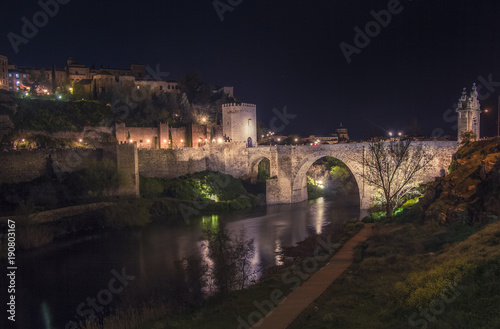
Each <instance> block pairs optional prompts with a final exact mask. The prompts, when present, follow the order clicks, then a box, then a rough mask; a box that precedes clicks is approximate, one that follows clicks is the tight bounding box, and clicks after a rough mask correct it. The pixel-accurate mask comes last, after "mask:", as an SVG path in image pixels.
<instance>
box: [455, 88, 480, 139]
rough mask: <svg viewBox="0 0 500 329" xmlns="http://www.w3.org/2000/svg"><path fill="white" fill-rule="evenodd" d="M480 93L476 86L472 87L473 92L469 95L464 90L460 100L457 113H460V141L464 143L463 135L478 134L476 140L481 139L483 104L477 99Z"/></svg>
mask: <svg viewBox="0 0 500 329" xmlns="http://www.w3.org/2000/svg"><path fill="white" fill-rule="evenodd" d="M477 96H478V92H477V87H476V84H475V83H474V85H473V86H472V91H471V92H470V94H469V95H467V90H466V88H464V91H463V92H462V97H460V99H459V100H458V106H457V109H456V111H457V112H458V141H459V142H461V141H462V138H461V136H462V133H464V132H467V131H472V132H474V133H475V134H476V140H478V139H479V137H480V123H481V121H480V120H481V117H480V114H481V104H479V100H478V99H477Z"/></svg>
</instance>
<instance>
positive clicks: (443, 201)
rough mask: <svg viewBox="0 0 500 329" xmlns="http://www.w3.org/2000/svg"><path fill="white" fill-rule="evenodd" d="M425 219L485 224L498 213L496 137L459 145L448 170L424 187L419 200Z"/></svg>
mask: <svg viewBox="0 0 500 329" xmlns="http://www.w3.org/2000/svg"><path fill="white" fill-rule="evenodd" d="M419 205H420V207H421V208H422V211H423V212H424V213H425V220H426V221H438V222H440V223H447V224H456V223H467V224H476V223H478V224H485V223H488V222H491V221H494V220H497V219H498V217H499V216H500V140H499V139H495V140H489V141H480V142H475V143H471V144H470V145H466V146H462V147H461V148H459V150H458V151H457V153H456V154H455V156H454V159H453V162H452V164H451V166H450V173H449V175H447V176H446V177H443V178H439V179H437V180H436V181H435V182H433V183H431V184H429V185H428V187H427V192H426V194H425V197H424V198H423V199H422V200H421V202H420V204H419Z"/></svg>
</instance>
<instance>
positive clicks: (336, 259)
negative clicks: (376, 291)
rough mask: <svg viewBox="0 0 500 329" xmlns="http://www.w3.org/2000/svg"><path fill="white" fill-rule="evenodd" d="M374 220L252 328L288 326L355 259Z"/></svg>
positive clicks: (278, 328)
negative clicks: (355, 251) (356, 250)
mask: <svg viewBox="0 0 500 329" xmlns="http://www.w3.org/2000/svg"><path fill="white" fill-rule="evenodd" d="M372 227H373V224H365V227H364V228H363V229H362V230H361V231H360V232H359V233H358V234H357V235H355V236H354V237H353V238H351V239H350V240H349V241H347V242H346V243H345V244H344V246H342V248H341V249H340V250H339V251H338V252H337V253H336V254H335V255H334V256H333V257H332V259H331V260H330V262H329V263H328V264H326V265H325V266H324V267H323V268H321V269H320V270H319V271H317V272H316V273H314V274H313V275H312V276H311V277H310V278H309V280H307V281H306V282H305V283H304V284H303V285H302V286H300V287H299V288H297V289H296V290H294V291H293V292H292V293H291V294H290V295H288V296H287V297H286V299H285V300H284V301H283V302H282V303H281V304H279V305H278V306H277V307H276V308H275V309H274V311H272V312H271V313H269V314H268V315H267V316H266V317H265V318H264V320H263V322H262V324H261V322H259V323H257V324H256V325H255V326H253V327H252V329H285V328H287V327H288V326H289V325H290V324H291V323H292V322H293V320H295V318H297V316H299V314H300V313H302V311H304V310H305V309H306V308H307V307H308V306H309V305H310V304H311V303H312V302H313V301H315V300H316V298H318V297H319V296H320V295H321V294H322V293H323V292H324V291H325V290H326V288H328V286H330V284H332V282H333V281H335V280H336V279H337V278H338V277H339V276H340V275H341V274H342V273H343V272H344V271H345V270H346V269H347V268H348V267H349V266H350V265H351V264H352V262H353V257H354V247H356V246H357V245H358V243H360V242H363V241H365V240H366V239H367V238H368V237H369V236H370V235H371V233H372Z"/></svg>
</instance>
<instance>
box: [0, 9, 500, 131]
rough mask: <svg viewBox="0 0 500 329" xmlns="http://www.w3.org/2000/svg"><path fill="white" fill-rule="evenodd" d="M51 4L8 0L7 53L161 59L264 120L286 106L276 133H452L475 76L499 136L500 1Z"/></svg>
mask: <svg viewBox="0 0 500 329" xmlns="http://www.w3.org/2000/svg"><path fill="white" fill-rule="evenodd" d="M222 2H224V1H222ZM46 3H51V4H52V3H55V4H57V7H58V8H57V12H56V10H55V6H52V7H46V8H44V7H41V6H40V5H39V4H38V3H37V1H27V2H23V3H22V4H21V3H16V2H9V3H6V4H3V5H2V6H3V9H4V12H5V13H7V15H6V16H7V17H6V19H4V20H2V22H0V26H1V28H2V31H5V32H4V35H3V38H2V40H3V42H1V43H0V54H3V55H6V56H7V57H8V58H9V61H12V62H14V63H17V64H18V65H20V66H21V65H22V66H33V67H38V66H44V67H52V65H56V66H58V67H59V65H61V64H64V63H65V61H66V59H67V58H68V57H69V56H73V57H74V58H75V59H76V60H77V61H79V62H81V63H83V64H85V65H87V66H91V65H92V64H95V65H96V67H99V65H101V64H102V65H109V66H111V67H114V68H127V67H129V65H130V64H133V63H142V64H144V65H150V66H151V67H153V68H156V67H157V65H158V67H159V68H160V70H161V71H162V72H166V73H168V77H167V78H166V79H169V80H175V79H178V78H180V77H181V76H185V75H187V74H188V73H189V72H190V71H194V70H197V71H199V72H201V74H202V79H203V80H204V81H206V82H210V83H213V84H215V85H219V86H234V87H235V91H236V93H235V96H237V97H239V98H240V99H241V100H242V101H244V102H250V103H254V104H257V115H258V118H259V120H262V121H263V122H265V123H266V124H267V125H268V126H269V125H270V122H271V120H272V119H273V117H275V115H276V114H275V112H273V109H274V108H276V109H277V110H278V111H282V109H283V108H284V107H285V106H286V108H287V111H288V113H290V114H294V115H296V117H295V118H294V119H293V120H290V122H289V124H288V125H287V126H286V127H285V130H283V131H282V132H277V133H279V134H282V133H284V134H287V133H298V134H301V135H304V136H305V135H309V134H315V135H318V136H319V135H328V134H330V133H334V132H335V129H336V128H337V127H338V126H339V124H340V122H343V123H344V126H346V127H347V128H349V134H350V136H351V137H352V138H353V139H363V138H367V137H369V136H373V135H379V136H381V135H384V134H387V133H388V132H389V131H405V130H406V129H407V127H408V126H410V124H411V120H412V118H416V119H417V121H418V125H419V126H420V127H421V129H422V133H423V134H425V135H426V136H431V135H432V134H433V132H434V134H437V133H439V134H449V135H452V136H455V134H456V130H454V129H453V128H454V126H455V124H456V120H452V118H454V117H455V116H456V113H455V107H454V106H455V104H456V103H457V102H458V99H459V98H460V96H461V92H462V88H464V87H466V88H467V89H470V88H471V86H472V84H473V83H474V82H476V83H477V84H478V86H479V87H480V95H483V96H484V97H482V99H481V97H480V101H481V106H482V109H486V108H488V109H490V111H488V113H483V114H481V116H482V120H481V122H482V123H481V125H482V135H484V136H488V135H489V136H491V135H496V127H497V126H496V114H497V101H498V94H499V92H498V88H499V87H500V83H497V81H500V70H499V67H498V59H497V58H498V51H499V46H498V45H497V43H496V42H495V40H497V37H498V36H500V25H499V24H498V22H497V17H498V16H499V13H500V4H498V3H496V2H481V3H472V2H471V1H466V0H458V1H456V2H454V3H453V6H450V5H449V4H446V3H435V2H430V1H412V2H410V1H394V0H391V1H387V0H386V1H374V2H373V1H362V2H358V3H331V2H328V1H318V2H315V3H314V4H309V3H303V2H301V3H288V2H285V1H274V2H273V3H265V2H259V1H257V2H242V3H241V4H239V5H238V6H233V7H231V10H226V11H223V13H222V16H223V20H222V21H221V18H220V16H221V15H220V14H221V10H220V9H219V10H216V8H214V5H213V2H211V1H208V2H203V3H199V2H195V1H194V0H187V1H183V2H173V1H161V2H160V1H150V2H147V3H134V2H129V3H123V2H119V1H107V2H106V3H101V2H98V1H95V0H90V1H88V2H85V3H81V2H76V1H62V0H61V1H60V2H55V0H54V1H53V2H50V1H48V2H46ZM39 12H42V13H45V15H46V16H47V20H46V21H44V16H43V15H42V14H39ZM51 13H52V14H53V15H51ZM387 13H389V14H387ZM23 18H25V19H23ZM26 21H28V22H29V23H31V24H34V23H37V24H38V25H39V26H38V27H37V26H35V27H36V29H37V32H36V33H34V31H29V29H28V28H25V31H24V32H32V33H31V37H30V38H27V37H25V35H24V34H23V26H24V25H25V24H27V23H26ZM28 25H29V24H28ZM14 35H17V36H18V37H21V38H24V39H25V40H23V42H21V41H19V40H20V39H15V37H13V36H14ZM13 38H14V39H13ZM12 40H18V44H17V48H18V49H17V50H18V51H17V53H16V51H15V50H16V49H15V47H13V45H12V44H13V42H12ZM346 54H348V56H346ZM347 58H349V59H350V63H348V60H347ZM481 86H482V87H481ZM488 94H489V95H488Z"/></svg>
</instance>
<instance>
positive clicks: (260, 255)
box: [16, 198, 360, 329]
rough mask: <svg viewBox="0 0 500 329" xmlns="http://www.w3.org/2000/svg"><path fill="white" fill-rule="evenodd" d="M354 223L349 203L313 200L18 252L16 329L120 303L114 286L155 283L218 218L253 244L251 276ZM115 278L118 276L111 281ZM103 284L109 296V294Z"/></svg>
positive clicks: (41, 327) (38, 327)
mask: <svg viewBox="0 0 500 329" xmlns="http://www.w3.org/2000/svg"><path fill="white" fill-rule="evenodd" d="M359 218H360V212H359V208H357V207H356V206H346V204H345V203H339V202H333V201H330V200H326V199H324V198H320V199H316V200H311V201H307V202H303V203H300V204H294V205H281V206H268V207H262V208H256V209H251V210H247V211H240V212H232V213H226V214H222V215H221V214H219V215H211V216H200V217H199V218H193V219H192V222H193V223H194V224H192V225H189V226H187V225H186V226H181V227H167V226H161V225H149V226H147V227H143V228H135V229H129V230H122V231H113V232H108V233H102V234H98V235H93V236H88V237H85V238H81V239H79V240H78V241H73V240H72V241H59V242H56V243H53V244H51V245H50V246H47V247H43V248H39V249H37V250H33V251H27V252H23V253H19V255H18V270H17V290H16V300H17V305H16V308H17V309H16V311H17V312H16V313H17V319H16V325H17V326H16V328H22V329H30V328H33V329H62V328H65V327H66V326H67V328H71V326H70V321H74V320H78V319H80V320H81V319H82V317H77V309H78V307H79V305H80V306H81V305H83V304H86V306H85V308H80V311H81V310H88V309H90V307H89V306H88V305H89V301H92V300H93V299H99V300H101V302H103V301H104V305H105V306H104V307H102V309H103V312H106V311H109V310H110V309H112V307H113V306H114V304H115V302H116V301H117V300H119V299H120V296H119V295H120V294H121V291H120V292H118V290H121V287H122V286H125V287H124V288H123V289H130V287H133V286H136V287H142V286H148V287H154V286H155V285H156V284H161V282H163V281H165V280H168V278H169V276H170V275H171V273H172V272H173V271H174V270H175V266H174V263H175V261H177V260H180V259H183V258H185V257H188V256H190V255H193V254H196V253H199V252H200V250H201V246H202V244H203V242H202V241H201V240H200V237H201V235H202V227H203V224H208V225H217V224H218V223H219V222H220V221H224V222H225V223H226V228H227V229H228V230H230V231H234V232H240V231H241V230H244V234H245V236H246V237H248V238H250V239H253V240H254V247H255V255H254V257H253V259H252V270H253V271H257V276H258V275H259V270H260V269H261V267H262V266H264V267H266V266H270V265H275V264H279V262H280V259H279V258H278V257H277V254H276V253H277V252H278V251H279V250H280V249H281V248H282V247H283V246H291V245H294V244H295V243H296V242H298V241H301V240H304V239H305V238H306V237H308V236H310V235H311V234H315V233H321V232H322V230H324V229H325V227H326V226H327V225H330V224H332V222H345V221H350V220H358V219H359ZM202 257H204V258H206V254H203V253H202ZM205 260H206V259H205ZM208 261H209V260H208ZM122 272H124V273H125V274H123V273H122ZM117 275H118V276H124V277H125V279H123V277H122V278H121V279H122V280H121V281H120V280H116V279H114V278H116V277H117ZM110 282H112V284H111V288H112V289H111V290H115V293H110V292H109V290H110ZM120 282H121V283H120ZM123 282H125V283H123ZM108 301H109V302H108ZM99 306H100V307H101V305H99Z"/></svg>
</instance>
